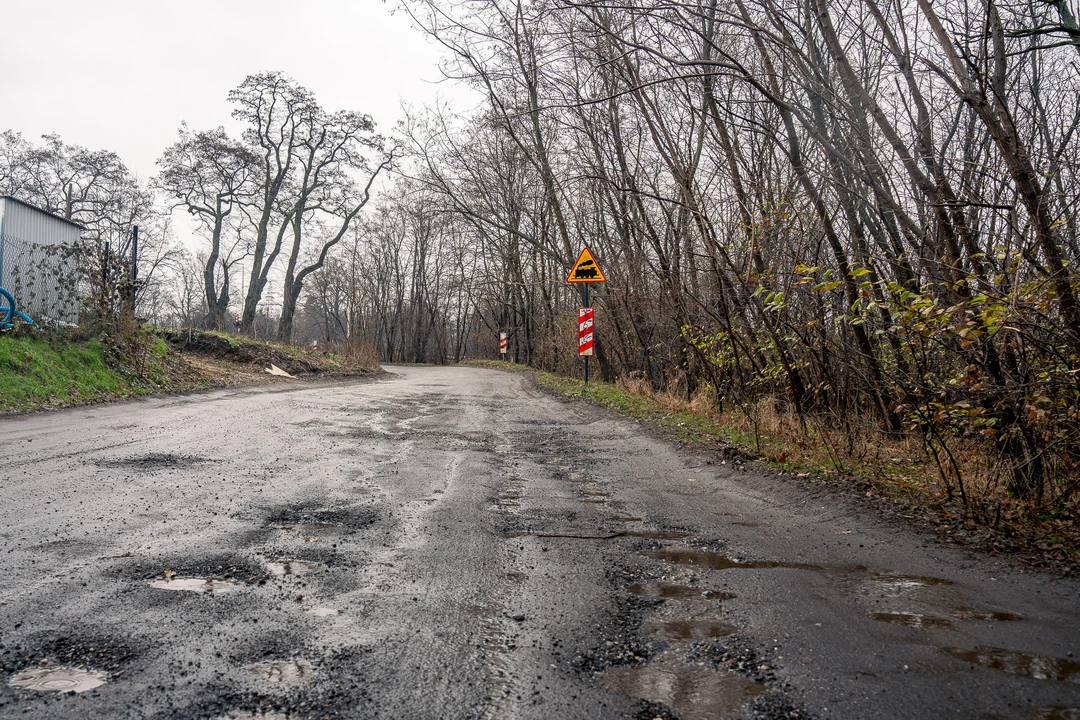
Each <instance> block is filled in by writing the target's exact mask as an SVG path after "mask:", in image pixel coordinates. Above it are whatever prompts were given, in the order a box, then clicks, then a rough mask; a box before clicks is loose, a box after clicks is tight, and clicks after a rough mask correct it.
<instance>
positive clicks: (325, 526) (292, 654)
mask: <svg viewBox="0 0 1080 720" xmlns="http://www.w3.org/2000/svg"><path fill="white" fill-rule="evenodd" d="M389 370H390V374H388V375H386V376H385V377H384V378H382V379H379V380H376V381H373V382H372V381H369V382H351V383H341V384H334V385H309V384H300V383H297V384H295V385H292V384H282V385H276V386H272V387H268V388H256V389H247V390H242V391H228V392H225V391H221V392H214V393H207V394H199V395H191V396H186V397H173V398H164V399H151V400H143V401H136V402H127V403H122V404H116V405H107V406H99V407H91V408H84V409H75V410H69V411H62V412H49V413H42V414H35V415H29V416H22V417H14V418H6V419H0V438H2V448H3V460H2V464H0V670H2V672H0V717H3V718H7V717H35V718H37V717H41V718H76V717H78V718H81V717H103V718H111V717H132V718H135V717H139V718H141V717H152V718H223V717H234V718H240V717H252V716H253V715H252V713H268V715H267V717H305V718H306V717H311V718H316V717H318V718H322V717H350V718H352V717H355V718H560V719H565V718H619V717H627V718H633V717H641V718H654V717H676V716H678V717H682V718H684V719H686V720H694V719H697V718H725V717H746V716H751V717H767V718H772V717H792V718H795V717H819V718H826V717H829V718H929V717H946V716H947V717H980V718H982V717H995V718H1066V719H1068V718H1073V719H1075V718H1077V717H1080V710H1076V708H1080V658H1078V657H1076V655H1080V612H1078V610H1080V600H1078V598H1080V592H1078V591H1080V584H1078V583H1077V582H1076V581H1074V580H1069V579H1061V578H1055V577H1053V576H1047V575H1041V574H1033V573H1030V572H1021V570H1020V569H1019V568H1017V567H1016V566H1012V565H1010V564H1008V563H1007V562H1005V561H1003V560H996V559H992V558H988V557H985V556H977V555H973V554H970V553H968V552H966V551H963V550H960V549H957V548H953V547H950V546H947V545H942V544H939V543H936V542H934V541H930V540H928V539H927V538H923V537H920V536H919V535H918V534H916V533H915V532H914V531H911V530H907V529H904V528H901V527H898V526H896V525H895V524H893V523H891V522H889V521H885V520H881V519H878V518H877V516H876V515H874V514H872V513H870V512H869V511H867V510H865V509H862V508H860V507H858V506H857V505H854V504H852V503H851V502H848V501H845V500H843V499H839V498H836V497H834V496H831V495H829V494H826V493H824V492H812V491H809V490H807V489H805V488H802V487H800V486H799V485H797V484H795V483H793V482H790V481H784V480H782V479H778V478H775V477H771V476H769V475H767V474H764V473H761V472H759V471H757V470H755V469H754V468H752V467H747V468H745V469H742V468H741V467H740V466H738V465H737V464H736V465H733V464H732V463H731V462H727V463H724V464H722V459H721V458H720V457H719V456H716V457H713V456H711V455H701V454H694V453H690V452H688V451H686V450H684V449H682V448H679V447H678V446H675V445H673V444H672V443H670V442H667V441H663V440H660V439H657V438H655V437H653V436H652V435H650V434H649V433H648V432H646V431H643V430H642V429H641V428H640V427H638V426H636V425H635V424H634V423H632V422H629V421H624V420H620V419H617V418H615V417H613V416H611V415H609V414H608V413H606V412H603V411H601V410H598V409H596V408H593V407H590V406H588V405H586V404H584V403H576V402H569V401H563V400H560V399H557V398H553V397H551V396H548V395H546V394H544V393H543V392H541V391H539V390H537V389H534V388H532V387H531V386H530V385H529V381H528V379H527V378H525V377H523V376H519V375H513V374H506V373H500V372H495V371H487V370H480V369H465V368H435V367H393V368H389ZM204 579H210V582H209V583H207V582H206V581H205V580H204ZM189 588H190V589H189ZM207 590H211V592H205V591H207ZM72 669H75V670H77V671H78V672H72ZM99 683H103V684H99ZM91 685H97V686H96V687H93V688H92V689H89V688H90V686H91ZM50 688H51V689H59V690H65V689H66V690H68V691H67V692H55V691H51V690H50ZM84 688H88V689H85V691H82V692H78V693H76V692H72V690H73V689H78V690H83V689H84ZM254 716H255V717H262V715H258V714H256V715H254Z"/></svg>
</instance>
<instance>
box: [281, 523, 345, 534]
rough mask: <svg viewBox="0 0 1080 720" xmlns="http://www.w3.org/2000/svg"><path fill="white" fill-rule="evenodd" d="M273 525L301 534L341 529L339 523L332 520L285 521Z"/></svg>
mask: <svg viewBox="0 0 1080 720" xmlns="http://www.w3.org/2000/svg"><path fill="white" fill-rule="evenodd" d="M273 527H276V528H278V529H279V530H291V531H293V532H298V533H300V534H302V535H317V534H318V533H327V532H333V531H335V530H341V529H342V526H341V525H340V524H338V523H332V522H300V523H287V524H283V525H274V526H273Z"/></svg>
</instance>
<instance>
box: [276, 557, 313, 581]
mask: <svg viewBox="0 0 1080 720" xmlns="http://www.w3.org/2000/svg"><path fill="white" fill-rule="evenodd" d="M266 567H267V569H268V570H269V571H270V572H272V573H274V574H275V575H277V576H278V577H284V576H286V575H307V574H309V573H313V572H318V571H319V570H322V569H323V566H322V564H320V563H314V562H307V561H305V560H283V561H281V562H268V563H266Z"/></svg>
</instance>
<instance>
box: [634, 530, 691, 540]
mask: <svg viewBox="0 0 1080 720" xmlns="http://www.w3.org/2000/svg"><path fill="white" fill-rule="evenodd" d="M622 534H623V535H625V536H626V537H636V538H645V539H646V540H682V539H683V538H688V537H690V533H688V532H680V531H678V530H623V531H622Z"/></svg>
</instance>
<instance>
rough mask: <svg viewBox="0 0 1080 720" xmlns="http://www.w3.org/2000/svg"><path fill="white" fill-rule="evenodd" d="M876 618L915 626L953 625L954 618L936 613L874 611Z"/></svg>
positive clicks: (886, 621)
mask: <svg viewBox="0 0 1080 720" xmlns="http://www.w3.org/2000/svg"><path fill="white" fill-rule="evenodd" d="M874 619H875V620H877V621H879V622H885V623H890V624H892V625H905V626H907V627H913V628H928V627H952V620H949V619H948V618H943V617H938V616H936V615H924V614H922V613H914V612H881V613H874Z"/></svg>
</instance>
